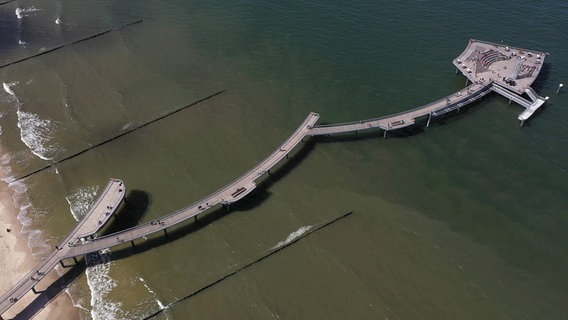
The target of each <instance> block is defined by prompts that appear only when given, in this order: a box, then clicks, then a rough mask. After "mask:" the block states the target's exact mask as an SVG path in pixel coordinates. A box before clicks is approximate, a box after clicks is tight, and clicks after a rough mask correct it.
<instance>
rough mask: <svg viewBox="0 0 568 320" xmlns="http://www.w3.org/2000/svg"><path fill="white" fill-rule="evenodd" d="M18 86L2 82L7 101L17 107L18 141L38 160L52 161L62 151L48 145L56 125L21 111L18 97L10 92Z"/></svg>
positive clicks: (54, 145) (60, 148) (54, 144)
mask: <svg viewBox="0 0 568 320" xmlns="http://www.w3.org/2000/svg"><path fill="white" fill-rule="evenodd" d="M28 83H30V82H28ZM18 84H19V82H18V81H13V82H8V83H6V82H3V83H2V87H3V88H4V91H5V92H6V93H8V98H7V99H8V101H11V102H15V104H16V106H17V111H16V113H17V115H18V128H20V139H21V140H22V142H23V143H24V144H25V145H26V146H27V147H28V148H29V149H30V150H31V151H32V153H33V154H34V155H36V156H37V157H39V158H40V159H43V160H52V159H53V158H54V157H55V156H56V154H57V153H58V152H59V151H63V148H62V147H61V146H59V144H57V143H52V144H49V143H50V141H51V140H52V139H53V132H54V131H55V130H56V129H57V126H58V123H57V122H56V121H53V120H50V119H41V118H40V117H39V115H37V114H34V113H31V112H25V111H23V110H22V109H21V107H22V104H21V103H20V100H19V99H18V96H16V93H15V92H14V90H12V87H14V86H16V85H18Z"/></svg>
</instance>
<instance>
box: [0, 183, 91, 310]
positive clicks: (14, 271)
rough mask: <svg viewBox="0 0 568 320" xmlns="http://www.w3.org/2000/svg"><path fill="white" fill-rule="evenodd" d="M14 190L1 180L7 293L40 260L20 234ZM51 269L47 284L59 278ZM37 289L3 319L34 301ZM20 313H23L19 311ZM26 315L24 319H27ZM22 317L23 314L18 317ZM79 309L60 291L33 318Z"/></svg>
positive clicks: (1, 282) (0, 243) (0, 242)
mask: <svg viewBox="0 0 568 320" xmlns="http://www.w3.org/2000/svg"><path fill="white" fill-rule="evenodd" d="M12 193H13V192H12V190H11V189H10V188H9V187H8V185H7V184H6V183H4V182H0V256H1V257H2V258H1V259H0V270H2V277H0V292H1V294H4V293H5V292H6V291H8V290H10V288H11V286H12V285H14V284H15V283H17V282H18V281H19V280H21V279H22V278H23V277H24V276H25V275H26V274H27V273H28V272H29V271H30V270H31V269H32V268H33V267H34V266H35V265H36V264H37V263H38V262H39V260H36V259H34V258H33V256H32V252H31V249H30V248H29V247H28V246H27V239H25V238H23V237H22V236H21V235H20V230H21V228H22V225H21V223H20V221H19V220H18V218H17V215H18V210H17V208H15V207H14V204H13V200H12ZM57 277H58V276H57V274H56V272H55V271H54V272H52V273H51V274H49V275H48V277H46V278H45V279H44V280H43V281H42V282H41V283H42V284H43V285H48V284H50V283H52V282H53V281H54V280H55V279H57ZM34 298H35V297H34V293H33V292H30V293H28V295H26V296H25V297H24V298H23V299H22V300H20V301H19V302H18V303H17V304H16V305H15V306H14V307H13V308H12V309H10V310H8V312H6V313H5V314H3V315H2V316H3V318H4V319H11V318H13V317H15V316H17V315H18V314H19V313H20V311H22V310H23V309H24V308H25V307H26V306H27V305H28V304H29V303H30V302H31V301H33V300H34ZM20 316H21V315H20ZM27 317H28V316H27V315H26V316H25V317H23V319H27ZM18 318H20V317H18ZM79 318H80V317H79V312H78V310H77V308H75V307H74V306H73V304H72V301H71V298H70V297H69V296H68V295H67V294H65V293H63V294H60V295H58V296H57V297H56V298H55V299H54V300H53V301H51V302H50V303H49V304H48V305H47V306H46V307H45V308H43V309H42V310H39V312H37V314H36V315H35V316H34V317H33V319H79Z"/></svg>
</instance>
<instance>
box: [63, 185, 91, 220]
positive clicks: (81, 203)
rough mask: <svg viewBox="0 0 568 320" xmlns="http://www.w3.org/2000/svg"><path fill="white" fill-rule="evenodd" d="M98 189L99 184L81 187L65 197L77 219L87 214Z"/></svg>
mask: <svg viewBox="0 0 568 320" xmlns="http://www.w3.org/2000/svg"><path fill="white" fill-rule="evenodd" d="M98 190H99V186H98V185H97V186H84V187H79V188H77V189H75V190H74V191H73V192H71V194H70V195H68V196H66V197H65V200H67V203H69V208H70V210H71V214H72V215H73V218H75V220H77V221H79V220H81V219H83V217H84V216H85V215H86V214H87V212H88V211H89V208H91V205H92V204H93V202H94V200H95V196H96V195H97V191H98Z"/></svg>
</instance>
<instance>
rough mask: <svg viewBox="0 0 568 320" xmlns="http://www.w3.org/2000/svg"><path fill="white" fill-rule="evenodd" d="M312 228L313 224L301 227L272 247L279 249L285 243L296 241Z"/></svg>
mask: <svg viewBox="0 0 568 320" xmlns="http://www.w3.org/2000/svg"><path fill="white" fill-rule="evenodd" d="M311 228H312V226H303V227H300V228H299V229H298V230H296V231H294V232H292V233H290V234H289V235H288V237H287V238H286V240H283V241H280V242H278V243H277V244H276V245H275V246H274V247H272V249H278V248H280V247H282V246H284V245H287V244H289V243H290V242H292V241H294V240H295V239H296V238H299V237H301V236H302V235H303V234H304V233H306V232H308V231H309V230H310V229H311Z"/></svg>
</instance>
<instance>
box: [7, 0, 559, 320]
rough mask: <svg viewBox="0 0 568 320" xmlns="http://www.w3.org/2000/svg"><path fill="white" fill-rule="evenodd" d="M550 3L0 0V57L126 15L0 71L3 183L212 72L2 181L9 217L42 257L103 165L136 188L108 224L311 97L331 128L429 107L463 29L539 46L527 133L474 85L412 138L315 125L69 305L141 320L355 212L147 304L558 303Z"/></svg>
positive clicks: (545, 313)
mask: <svg viewBox="0 0 568 320" xmlns="http://www.w3.org/2000/svg"><path fill="white" fill-rule="evenodd" d="M17 9H20V10H19V11H18V12H16V10H17ZM16 13H19V15H20V16H21V18H18V17H17V16H16ZM566 14H568V5H567V4H566V3H564V2H563V1H542V2H537V3H535V2H533V1H516V2H508V1H493V2H491V3H490V4H489V3H488V4H482V3H479V2H458V3H446V2H442V1H419V2H411V1H402V2H377V1H355V2H349V3H336V2H328V1H302V2H294V1H224V0H215V1H207V2H201V1H169V2H154V1H136V2H134V1H97V2H96V3H92V2H77V1H54V2H48V1H16V2H13V3H9V4H6V5H3V6H0V17H1V19H0V20H1V21H2V25H3V26H4V28H3V29H2V33H0V41H1V43H2V48H1V49H0V64H3V63H7V62H10V61H13V60H16V59H20V58H23V57H26V56H29V55H31V54H34V53H36V52H38V51H39V50H44V49H42V48H47V49H49V48H51V47H54V46H57V45H60V44H62V43H66V42H70V41H73V40H76V39H79V38H82V37H85V36H88V35H91V34H94V33H97V32H101V31H105V30H107V29H110V28H113V27H115V26H118V25H123V24H125V23H128V22H131V21H135V20H138V19H143V22H142V23H140V24H137V25H133V26H130V27H126V28H124V29H121V30H119V31H116V32H112V33H109V34H106V35H104V36H101V37H97V38H94V39H91V40H88V41H85V42H82V43H79V44H76V45H73V46H68V47H65V48H63V49H60V50H57V51H55V52H52V53H49V54H46V55H43V56H41V57H38V58H34V59H30V60H27V61H25V62H22V63H18V64H15V65H12V66H9V67H5V68H1V69H0V77H2V82H3V83H4V90H3V91H0V105H1V110H0V112H1V114H2V117H1V118H0V127H1V130H2V131H1V132H2V135H1V136H0V139H1V146H2V148H3V150H4V151H5V152H6V153H5V155H4V156H3V158H2V169H3V171H4V175H5V176H6V177H14V176H20V175H23V174H25V173H27V172H30V171H33V170H34V169H36V168H39V167H42V166H44V165H46V164H49V163H52V162H54V161H57V160H58V159H63V158H65V157H66V156H67V155H70V154H73V153H75V152H78V151H80V150H82V149H84V148H88V147H89V146H92V145H94V144H97V143H98V142H100V141H104V140H106V139H108V138H110V137H112V136H115V135H117V134H119V133H121V132H124V130H128V129H129V128H133V127H135V126H137V125H139V124H141V123H144V122H146V121H148V120H150V119H153V118H156V117H158V116H160V115H162V114H164V113H166V112H169V111H173V110H175V109H176V108H179V107H181V106H184V105H187V104H189V103H192V102H194V101H197V100H199V99H202V98H204V97H207V96H209V95H211V94H213V93H215V92H218V91H220V90H225V91H224V92H223V93H222V94H220V95H218V96H215V97H214V98H211V99H208V100H206V101H204V102H202V103H199V104H197V105H195V106H193V107H191V108H189V109H187V110H184V111H182V112H180V113H177V114H176V115H175V116H173V117H168V118H165V119H163V120H161V121H159V122H156V123H154V124H152V125H149V126H147V127H144V128H143V129H140V130H137V131H135V132H133V133H131V134H128V135H125V136H123V137H121V138H120V139H117V140H113V141H112V142H110V143H107V144H104V145H103V146H100V147H97V148H95V149H93V150H91V151H89V152H86V153H84V154H82V155H80V156H78V157H75V158H73V159H71V160H68V161H65V162H64V163H61V164H58V165H56V166H54V167H52V168H50V169H48V170H45V171H42V172H41V173H39V174H36V175H33V176H31V177H29V178H27V179H25V180H23V181H20V182H18V183H12V184H11V185H10V186H11V187H12V188H13V189H15V190H17V193H16V195H15V200H16V204H17V205H18V206H19V207H21V208H22V211H21V213H20V215H19V218H20V220H22V221H23V223H24V224H25V226H24V228H23V230H22V233H23V234H24V235H25V236H27V237H28V238H29V239H30V246H31V247H32V250H33V252H34V253H35V255H36V256H38V257H41V256H42V255H45V254H46V252H48V250H50V248H52V247H53V245H55V244H57V243H58V241H60V240H61V239H63V238H64V237H65V235H66V233H67V232H68V231H69V230H71V229H72V228H73V226H74V225H75V223H76V218H77V217H80V216H81V214H82V213H84V212H85V211H86V208H88V205H89V204H90V203H92V201H93V200H94V199H95V197H96V193H97V191H101V190H102V188H104V185H105V184H106V182H107V180H108V178H110V177H116V178H121V179H123V180H124V181H125V183H126V186H127V188H128V190H129V193H128V196H129V199H131V200H133V203H135V204H136V203H138V204H139V206H138V207H137V210H133V209H132V207H128V208H129V210H122V211H120V212H119V219H118V220H119V221H120V223H122V224H124V225H133V224H137V223H140V222H147V221H150V220H152V219H155V218H158V217H160V216H162V215H164V214H167V213H170V212H172V211H175V210H177V209H179V208H182V207H184V206H186V205H188V204H190V203H192V202H193V201H196V200H198V199H200V198H201V197H203V196H205V195H208V194H210V193H212V192H214V191H216V190H217V189H218V188H220V187H222V186H223V185H225V184H226V183H228V182H230V181H232V180H233V179H234V178H236V177H238V176H239V175H240V174H242V173H243V172H245V171H246V170H248V169H249V168H251V167H252V166H253V165H255V164H256V163H257V162H258V161H260V160H262V159H264V157H265V156H267V155H268V154H269V153H270V152H272V151H273V149H274V148H276V147H277V146H278V145H279V144H280V143H281V142H282V141H283V140H284V139H285V138H286V137H287V136H288V135H289V134H291V133H292V132H293V131H294V130H295V128H296V127H297V126H298V125H299V124H300V123H301V122H302V120H303V119H304V118H305V117H306V116H307V114H308V113H309V112H310V111H314V112H317V113H319V114H320V115H321V118H320V122H322V123H334V122H343V121H354V120H359V119H365V118H371V117H376V116H381V115H386V114H389V113H396V112H400V111H403V110H406V109H410V108H413V107H416V106H419V105H422V104H426V103H428V102H431V101H434V100H436V99H439V98H440V97H443V96H445V95H447V94H449V93H451V92H454V91H457V90H460V89H461V88H463V86H464V83H465V78H464V77H463V76H461V75H456V74H455V72H454V71H455V69H454V67H453V66H452V64H451V60H452V59H453V58H455V57H456V56H458V55H459V54H460V53H461V52H462V51H463V49H464V48H465V46H466V45H467V42H468V40H469V39H470V38H475V39H481V40H486V41H492V42H497V43H500V42H501V41H502V42H503V43H505V44H508V45H511V46H516V47H522V48H527V49H534V50H542V51H545V52H549V53H550V55H549V56H547V57H546V62H545V66H544V68H543V70H542V72H541V75H540V76H539V78H538V79H537V81H536V82H535V84H534V85H533V87H534V88H535V90H536V91H537V92H538V93H539V94H540V95H542V96H549V97H550V99H549V101H548V102H547V104H546V106H545V108H544V109H543V110H542V111H541V112H539V113H537V114H536V115H535V116H534V118H532V119H531V120H530V122H529V123H528V124H527V125H526V126H525V127H523V128H520V127H519V124H518V121H517V116H518V114H519V113H520V112H521V111H522V108H521V107H520V106H518V105H515V104H511V105H510V104H508V101H507V100H505V99H504V98H502V97H499V96H496V95H493V94H492V95H490V96H488V97H487V98H484V99H482V100H481V101H480V102H478V103H476V104H474V105H472V106H470V107H468V108H467V109H466V110H462V111H461V113H459V114H456V115H454V116H452V117H450V118H448V119H445V120H443V121H438V122H435V123H434V125H432V126H430V127H429V128H427V129H423V130H422V129H419V130H416V131H413V132H411V133H409V134H404V135H402V134H401V135H396V136H392V137H390V138H388V139H383V138H382V136H381V135H379V134H375V135H373V134H371V135H369V136H366V137H359V138H357V139H356V138H354V137H346V138H324V139H314V140H312V141H311V142H310V143H307V144H305V145H304V146H303V147H302V148H301V149H298V150H296V151H295V157H293V159H292V160H290V161H288V162H286V163H285V164H284V165H283V166H281V167H280V168H279V170H278V171H277V172H276V174H275V175H273V176H272V177H271V178H269V179H268V180H267V181H265V183H264V184H262V185H261V188H259V190H258V192H256V193H254V194H252V195H251V196H250V197H248V198H247V199H245V200H244V203H243V204H240V205H237V206H234V207H232V208H231V212H230V213H229V214H223V213H212V214H210V215H208V216H205V217H203V218H202V220H200V222H198V223H196V224H188V225H186V226H184V227H181V228H177V229H172V230H171V231H170V237H169V238H165V237H163V236H162V235H157V236H155V237H152V238H151V239H149V240H150V241H148V242H149V243H150V244H149V245H146V246H144V245H143V243H144V242H143V241H141V242H140V243H139V245H138V249H137V250H134V251H133V250H132V249H130V248H128V247H124V248H118V249H113V250H111V252H110V254H109V256H108V259H110V262H108V263H106V264H102V265H97V266H92V267H89V268H88V269H87V271H86V272H84V273H83V274H82V275H81V276H80V277H79V278H78V279H77V280H75V281H74V283H73V285H72V286H71V288H70V293H71V296H72V297H73V299H74V301H75V303H76V304H77V305H78V306H79V307H80V309H81V315H82V317H83V318H84V319H89V318H92V319H140V318H144V317H146V316H147V315H150V314H153V313H155V312H157V311H159V310H160V309H162V308H164V306H168V305H169V304H171V303H174V302H175V301H177V300H179V299H180V298H183V297H184V296H186V295H188V294H190V293H191V292H193V291H195V290H197V289H199V288H201V287H203V286H205V285H207V284H208V283H210V282H212V281H215V280H217V279H219V278H221V277H223V276H224V275H225V274H227V273H229V272H231V271H233V270H236V269H238V268H239V267H240V266H242V265H244V264H246V263H247V262H249V261H251V260H253V259H255V258H258V257H260V256H262V255H263V254H265V253H267V252H268V251H270V250H271V248H273V247H274V246H275V245H277V244H278V243H279V242H280V241H284V240H285V239H287V237H289V236H290V235H292V234H293V233H294V232H296V231H301V230H305V229H306V228H308V227H312V228H313V227H314V226H317V225H319V224H321V223H325V222H326V221H329V220H331V219H334V218H335V217H337V216H339V215H341V214H344V213H346V212H351V211H353V212H354V213H353V214H352V215H351V216H349V217H348V218H345V219H343V220H341V221H339V222H337V223H335V224H333V225H331V226H330V227H328V228H325V229H322V230H321V231H318V232H315V233H313V234H311V235H309V236H308V237H306V238H304V239H303V240H301V241H299V242H297V243H296V244H294V245H292V246H290V247H287V248H286V249H284V250H282V251H280V252H279V253H278V254H276V255H273V256H271V257H270V258H268V259H265V260H262V261H261V262H260V263H257V264H254V265H253V266H252V267H250V268H247V269H245V270H243V271H242V272H239V273H237V274H236V275H235V276H233V277H230V278H228V279H227V280H225V281H222V282H220V283H218V284H216V285H215V286H213V287H211V288H209V289H207V290H205V291H203V292H201V293H200V294H198V295H195V296H193V297H192V298H190V299H187V300H183V301H182V302H180V303H177V304H175V305H173V306H172V307H169V308H167V309H165V310H164V311H163V312H162V313H160V314H159V315H158V316H157V317H156V319H228V318H232V319H346V318H347V319H456V318H458V319H565V318H566V317H567V314H568V308H567V307H566V301H567V299H568V277H567V276H566V272H565V270H566V268H567V267H568V259H567V257H568V255H567V254H568V240H567V239H568V220H567V215H566V212H567V208H568V184H567V183H566V181H567V179H566V178H567V170H568V167H567V165H566V162H567V160H568V157H567V155H568V144H567V138H566V134H567V133H568V130H567V129H568V126H567V123H566V119H567V118H568V111H567V110H568V109H566V105H567V102H568V98H567V97H568V92H565V91H561V93H560V94H559V95H556V89H557V87H558V84H559V83H561V82H563V81H564V82H566V79H567V78H568V77H567V76H568V73H567V71H566V70H568V65H567V62H566V60H565V59H563V58H564V57H567V56H568V54H567V51H568V45H567V43H568V41H566V40H567V39H566V35H565V32H564V30H566V29H567V27H568V26H567V24H568V22H567V21H566V19H565V16H566ZM24 142H26V143H24ZM28 204H30V206H28ZM72 211H73V213H72Z"/></svg>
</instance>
